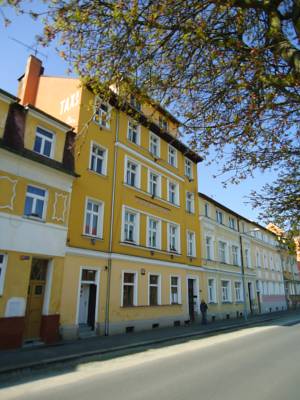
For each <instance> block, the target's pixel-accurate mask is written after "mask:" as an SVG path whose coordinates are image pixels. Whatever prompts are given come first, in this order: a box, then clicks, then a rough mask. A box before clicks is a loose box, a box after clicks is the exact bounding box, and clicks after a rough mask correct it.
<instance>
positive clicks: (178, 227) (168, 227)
mask: <svg viewBox="0 0 300 400" xmlns="http://www.w3.org/2000/svg"><path fill="white" fill-rule="evenodd" d="M171 227H176V228H177V230H176V232H177V234H176V241H177V247H178V249H176V250H171V237H170V229H171ZM167 235H168V236H167V244H168V251H169V252H172V253H180V225H178V224H176V223H171V222H168V223H167Z"/></svg>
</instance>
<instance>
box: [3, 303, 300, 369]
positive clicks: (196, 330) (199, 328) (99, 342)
mask: <svg viewBox="0 0 300 400" xmlns="http://www.w3.org/2000/svg"><path fill="white" fill-rule="evenodd" d="M284 317H288V318H290V317H295V319H297V318H298V317H299V322H300V310H299V309H298V310H296V311H285V312H277V313H272V314H264V315H260V316H255V317H251V318H249V320H248V321H244V320H241V319H237V320H222V321H217V322H214V323H209V324H207V325H200V324H191V325H190V326H180V327H171V328H158V329H153V330H150V331H143V332H136V333H130V334H120V335H112V336H97V337H93V338H89V339H82V340H76V341H68V342H60V343H57V344H54V345H48V346H45V345H43V346H36V347H25V348H21V349H17V350H5V351H0V373H5V372H12V371H16V370H20V369H24V368H30V367H31V368H33V367H38V366H45V365H48V364H51V363H57V362H64V361H70V360H73V359H76V358H80V357H84V356H91V355H97V354H107V353H112V352H115V351H120V350H125V349H134V348H138V347H141V346H146V345H152V344H153V345H154V344H159V343H164V342H168V341H170V340H175V339H180V338H182V339H184V338H188V337H193V336H207V335H209V334H214V333H216V334H217V333H218V332H223V331H228V330H235V329H240V328H243V327H245V326H249V325H255V324H272V323H275V322H276V320H277V319H282V318H284Z"/></svg>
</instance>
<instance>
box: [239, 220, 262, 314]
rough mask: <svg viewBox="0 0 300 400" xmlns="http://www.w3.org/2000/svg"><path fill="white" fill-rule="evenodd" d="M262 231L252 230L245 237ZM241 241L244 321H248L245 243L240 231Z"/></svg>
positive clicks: (245, 233)
mask: <svg viewBox="0 0 300 400" xmlns="http://www.w3.org/2000/svg"><path fill="white" fill-rule="evenodd" d="M257 231H260V229H259V228H254V229H251V230H250V231H247V232H243V234H244V235H247V234H248V233H251V232H257ZM239 239H240V253H241V273H242V283H243V293H244V319H245V321H247V320H248V311H247V300H246V282H245V266H244V257H243V241H242V234H241V232H240V231H239Z"/></svg>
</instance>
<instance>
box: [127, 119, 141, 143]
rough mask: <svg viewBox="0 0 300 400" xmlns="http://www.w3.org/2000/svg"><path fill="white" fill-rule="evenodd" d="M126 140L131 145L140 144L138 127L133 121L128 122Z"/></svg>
mask: <svg viewBox="0 0 300 400" xmlns="http://www.w3.org/2000/svg"><path fill="white" fill-rule="evenodd" d="M127 138H128V140H130V141H131V142H132V143H135V144H140V126H139V124H137V123H136V122H134V121H128V130H127Z"/></svg>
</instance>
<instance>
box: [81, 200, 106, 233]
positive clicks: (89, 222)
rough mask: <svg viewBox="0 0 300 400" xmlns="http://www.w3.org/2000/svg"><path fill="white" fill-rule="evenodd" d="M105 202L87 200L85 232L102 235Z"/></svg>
mask: <svg viewBox="0 0 300 400" xmlns="http://www.w3.org/2000/svg"><path fill="white" fill-rule="evenodd" d="M102 209H103V204H102V203H100V202H97V201H94V200H90V199H88V200H87V203H86V210H85V223H84V234H85V235H89V236H95V237H98V238H101V237H102V227H103V218H102Z"/></svg>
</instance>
